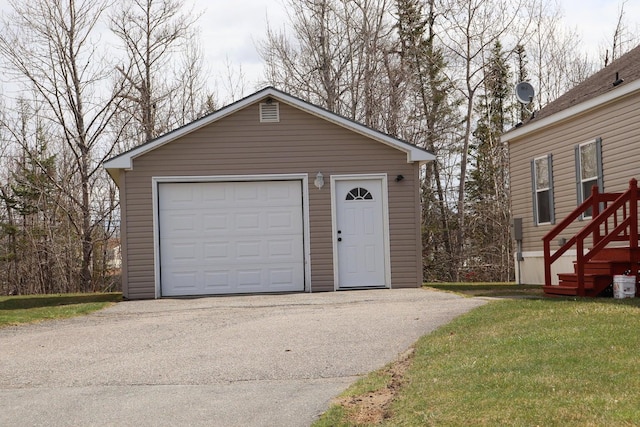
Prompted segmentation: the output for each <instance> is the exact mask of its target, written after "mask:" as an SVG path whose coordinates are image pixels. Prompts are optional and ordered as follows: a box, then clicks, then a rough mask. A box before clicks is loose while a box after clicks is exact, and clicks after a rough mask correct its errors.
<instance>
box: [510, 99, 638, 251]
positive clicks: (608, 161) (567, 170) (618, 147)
mask: <svg viewBox="0 0 640 427" xmlns="http://www.w3.org/2000/svg"><path fill="white" fill-rule="evenodd" d="M639 110H640V95H637V94H636V95H634V96H629V97H626V98H624V99H620V100H618V101H617V102H615V103H611V104H609V105H607V106H604V107H601V108H599V109H597V110H593V111H591V112H589V113H587V114H584V115H582V116H580V117H575V118H573V119H571V120H570V121H567V122H564V123H561V124H557V125H555V126H551V127H548V128H545V129H542V130H540V131H538V132H535V133H533V134H529V135H525V136H524V137H522V138H520V139H517V140H513V141H511V142H510V144H509V149H510V173H511V197H512V211H513V216H514V217H515V218H523V250H524V251H541V250H542V237H543V236H544V234H545V233H547V232H548V231H549V230H550V229H551V228H552V227H553V225H540V226H535V225H534V223H533V205H532V193H531V191H532V188H531V172H530V162H531V160H533V159H534V158H535V157H539V156H544V155H547V154H553V184H554V201H555V217H556V223H558V222H560V221H561V220H562V219H564V218H565V217H566V216H567V215H568V214H569V213H570V212H571V211H573V210H574V209H575V208H576V206H577V194H576V171H575V160H574V147H575V146H576V145H578V144H582V143H586V142H591V141H594V140H595V139H596V138H602V162H603V178H604V191H605V192H621V191H624V190H626V189H627V188H628V184H629V180H630V179H631V178H634V177H635V178H638V177H640V173H639V170H638V167H637V163H638V162H639V161H640V125H639V122H638V111H639ZM583 225H584V223H583V222H579V223H576V224H574V225H573V226H572V227H570V228H569V229H567V231H566V232H564V233H563V234H562V235H561V236H560V237H565V238H570V237H571V236H573V235H574V234H575V233H576V232H577V231H578V230H579V229H580V228H581V227H582V226H583ZM555 247H557V246H555Z"/></svg>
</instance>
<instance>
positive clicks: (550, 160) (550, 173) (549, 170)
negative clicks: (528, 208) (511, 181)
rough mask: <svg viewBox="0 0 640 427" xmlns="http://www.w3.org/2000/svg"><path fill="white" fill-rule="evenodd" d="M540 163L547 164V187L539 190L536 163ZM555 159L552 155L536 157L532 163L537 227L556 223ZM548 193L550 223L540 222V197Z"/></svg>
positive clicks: (534, 211)
mask: <svg viewBox="0 0 640 427" xmlns="http://www.w3.org/2000/svg"><path fill="white" fill-rule="evenodd" d="M538 161H546V162H547V174H548V176H547V187H542V188H538V168H537V167H536V163H537V162H538ZM552 168H553V157H552V155H551V154H547V155H544V156H539V157H535V158H534V159H533V160H532V162H531V179H532V181H533V182H532V183H531V185H532V187H533V218H534V223H535V225H546V224H554V223H555V215H554V197H553V169H552ZM543 192H547V197H548V198H549V203H548V206H549V212H548V215H549V221H540V206H539V202H538V196H539V194H540V193H543Z"/></svg>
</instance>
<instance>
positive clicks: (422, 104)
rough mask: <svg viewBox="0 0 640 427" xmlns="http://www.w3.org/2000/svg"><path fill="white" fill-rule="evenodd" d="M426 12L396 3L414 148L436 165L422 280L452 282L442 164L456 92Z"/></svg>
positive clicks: (426, 186) (411, 3)
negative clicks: (412, 104) (414, 124)
mask: <svg viewBox="0 0 640 427" xmlns="http://www.w3.org/2000/svg"><path fill="white" fill-rule="evenodd" d="M426 7H427V8H426V10H424V8H423V2H422V1H419V0H397V1H396V8H397V14H398V22H397V29H398V34H399V39H400V45H401V56H402V60H403V63H404V66H405V68H406V70H407V73H408V77H409V80H410V81H411V82H412V88H413V90H414V91H415V95H414V98H413V99H414V101H415V111H414V116H415V117H416V118H417V119H418V120H419V123H420V132H419V133H418V134H417V135H416V139H417V140H416V143H417V144H418V145H420V146H422V147H424V148H426V149H427V150H429V151H430V152H432V153H433V154H434V155H436V159H437V160H436V161H434V162H431V163H429V164H428V165H427V167H426V171H425V177H424V180H423V184H422V207H423V209H422V212H423V219H422V222H423V224H422V225H423V228H422V230H423V232H422V234H423V259H424V261H423V262H424V271H425V273H426V274H430V275H431V276H430V277H425V279H438V280H453V279H454V278H455V277H456V271H457V259H458V258H459V257H458V256H457V251H456V247H457V246H458V245H457V244H456V242H455V241H454V236H455V235H454V233H452V231H454V230H455V228H456V225H457V220H456V218H455V214H454V213H453V212H452V211H451V209H450V208H449V203H448V200H447V194H446V188H445V186H444V184H443V177H442V169H443V165H442V164H441V163H440V162H441V161H442V160H443V157H444V154H445V152H446V150H450V149H451V147H450V146H449V144H448V143H447V142H448V141H447V135H448V134H450V133H451V130H452V128H453V127H454V126H455V125H456V124H457V123H458V121H459V120H457V119H456V117H455V108H456V106H457V104H456V101H455V100H454V99H452V97H451V94H452V93H453V92H454V91H453V88H452V85H451V83H450V82H449V81H448V79H447V78H446V76H445V75H444V69H445V68H446V66H447V64H446V61H445V59H444V55H443V53H442V50H441V49H439V48H438V47H437V46H436V43H435V23H436V22H435V21H436V18H437V13H436V4H435V1H434V0H429V1H428V2H427V3H426Z"/></svg>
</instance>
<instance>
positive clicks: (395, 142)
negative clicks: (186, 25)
mask: <svg viewBox="0 0 640 427" xmlns="http://www.w3.org/2000/svg"><path fill="white" fill-rule="evenodd" d="M268 97H271V98H274V99H276V100H278V101H280V102H284V103H285V104H288V105H291V106H292V107H295V108H298V109H300V110H303V111H306V112H307V113H310V114H313V115H315V116H317V117H320V118H322V119H324V120H327V121H329V122H332V123H335V124H337V125H339V126H342V127H344V128H346V129H349V130H351V131H354V132H357V133H359V134H361V135H364V136H366V137H369V138H371V139H374V140H376V141H379V142H382V143H383V144H386V145H388V146H390V147H392V148H395V149H398V150H400V151H403V152H405V153H406V154H407V163H413V162H419V163H424V162H429V161H433V160H435V156H434V155H433V154H431V153H429V152H428V151H426V150H423V149H421V148H418V147H416V146H414V145H411V144H409V143H406V142H403V141H401V140H399V139H396V138H393V137H391V136H389V135H386V134H384V133H382V132H378V131H376V130H373V129H371V128H369V127H366V126H364V125H362V124H360V123H356V122H354V121H351V120H349V119H347V118H344V117H342V116H339V115H337V114H334V113H331V112H329V111H327V110H325V109H322V108H320V107H317V106H315V105H313V104H310V103H308V102H305V101H302V100H301V99H298V98H295V97H293V96H291V95H288V94H286V93H284V92H280V91H279V90H277V89H275V88H273V87H267V88H265V89H262V90H260V91H258V92H256V93H254V94H253V95H249V96H248V97H246V98H244V99H241V100H240V101H238V102H235V103H233V104H231V105H229V106H227V107H224V108H222V109H220V110H218V111H216V112H214V113H211V114H209V115H207V116H205V117H202V118H201V119H198V120H195V121H193V122H191V123H189V124H187V125H185V126H183V127H181V128H178V129H176V130H174V131H172V132H169V133H167V134H164V135H162V136H160V137H158V138H156V139H154V140H152V141H150V142H147V143H146V144H143V145H140V146H138V147H136V148H134V149H132V150H129V151H127V152H125V153H122V154H120V155H118V156H116V157H113V158H111V159H109V160H107V161H106V162H104V168H105V169H106V170H107V171H108V172H109V174H110V175H111V176H112V177H113V178H114V179H116V177H117V176H118V174H117V170H118V169H125V170H131V169H133V159H135V158H137V157H139V156H141V155H143V154H145V153H148V152H149V151H152V150H155V149H156V148H158V147H161V146H163V145H164V144H167V143H169V142H171V141H173V140H175V139H178V138H180V137H182V136H184V135H186V134H188V133H191V132H193V131H196V130H198V129H200V128H202V127H204V126H207V125H209V124H211V123H213V122H215V121H218V120H220V119H222V118H224V117H227V116H229V115H231V114H233V113H235V112H236V111H239V110H241V109H243V108H245V107H248V106H249V105H251V104H254V103H255V102H258V101H260V100H262V99H264V98H268Z"/></svg>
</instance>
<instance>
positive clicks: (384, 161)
mask: <svg viewBox="0 0 640 427" xmlns="http://www.w3.org/2000/svg"><path fill="white" fill-rule="evenodd" d="M258 110H259V108H258V104H253V105H250V106H248V107H247V108H245V109H243V110H240V111H237V112H236V113H234V114H232V115H231V116H228V117H225V118H223V119H220V120H219V121H216V122H214V123H212V124H210V125H208V126H206V127H204V128H202V129H199V130H196V131H194V132H192V133H190V134H188V135H185V136H183V137H182V138H180V139H179V140H175V141H173V142H170V143H168V144H166V145H164V146H162V147H159V148H156V149H155V150H153V151H151V152H149V153H146V154H144V155H142V156H141V157H139V158H137V159H135V160H134V161H133V170H132V171H127V172H126V183H127V185H126V194H124V195H123V196H122V197H123V198H126V206H127V210H128V211H127V224H126V233H127V243H126V244H127V246H128V252H127V253H128V257H129V261H130V262H129V263H128V265H129V277H128V281H129V283H128V289H129V292H130V294H131V295H137V296H139V297H140V298H152V297H153V294H154V292H155V288H154V260H153V256H154V248H153V245H154V242H153V223H152V221H153V211H152V188H151V180H152V177H154V176H174V175H175V176H191V175H192V176H214V175H216V176H217V175H261V174H300V173H304V174H308V176H309V222H310V230H309V233H310V248H311V258H310V260H311V282H312V291H329V290H333V289H334V283H333V277H334V276H333V252H332V244H333V243H332V241H333V240H332V237H333V236H332V227H331V191H330V185H329V182H330V177H331V175H335V174H340V175H343V174H365V173H388V181H389V182H388V194H389V223H390V224H389V228H390V243H391V279H392V287H407V286H412V287H415V286H418V284H419V283H420V280H421V277H417V276H419V275H421V272H420V270H419V269H418V270H417V269H416V266H417V265H420V264H419V262H420V251H416V250H415V248H416V247H417V246H416V245H417V244H419V234H418V230H419V228H420V223H419V216H417V215H416V207H415V203H416V194H417V191H418V190H417V189H418V185H419V184H418V180H417V177H418V173H417V170H418V165H417V164H413V163H407V155H406V153H404V152H401V151H399V150H397V149H395V148H391V147H388V146H386V145H384V144H382V143H380V142H377V141H373V140H371V139H368V138H366V137H364V136H362V135H359V134H357V133H354V132H351V131H349V130H346V129H344V128H342V127H340V126H338V125H335V124H332V123H329V122H327V121H325V120H323V119H320V118H316V117H315V116H312V115H309V114H308V113H305V112H303V111H301V110H299V109H297V108H294V107H291V106H288V105H287V104H285V103H283V102H281V103H280V122H279V123H260V120H259V111H258ZM318 172H322V174H323V175H324V177H325V186H324V187H323V188H322V189H321V190H318V189H317V188H316V187H315V186H314V184H313V181H314V179H315V176H316V174H317V173H318ZM399 174H401V175H404V177H405V179H404V180H403V181H401V182H395V177H396V176H397V175H399ZM134 260H135V262H133V261H134ZM132 298H133V297H132Z"/></svg>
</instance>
